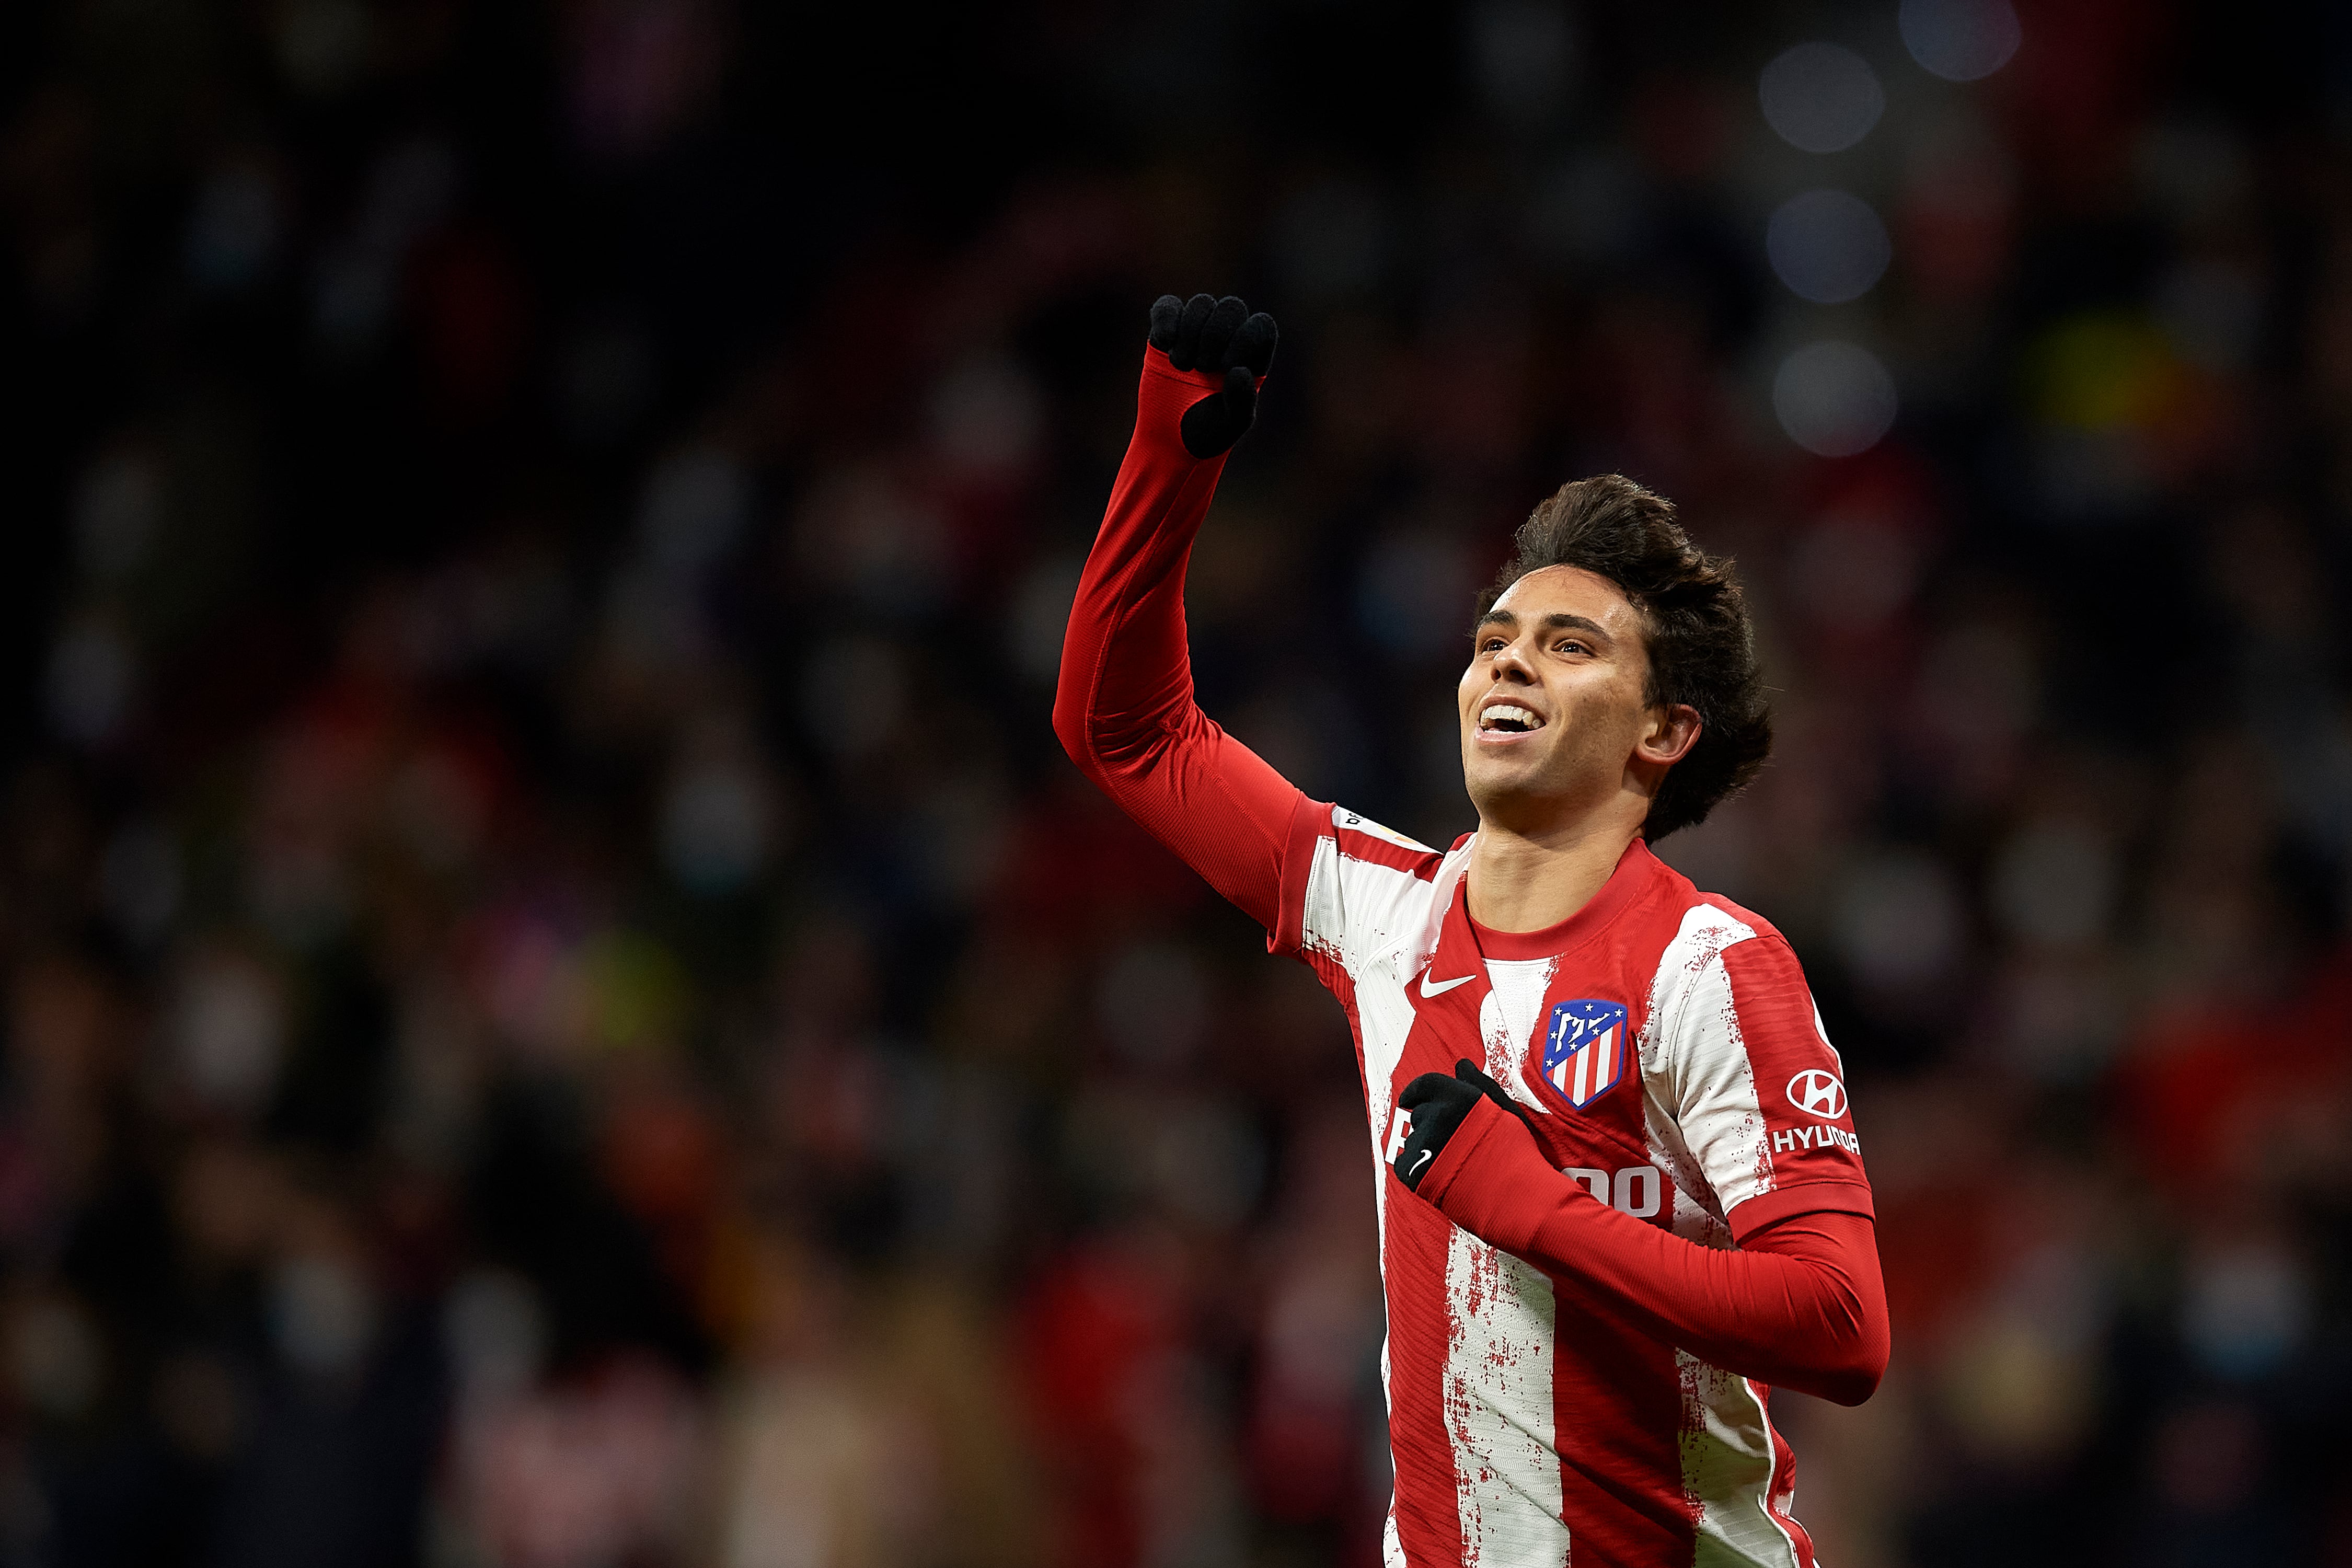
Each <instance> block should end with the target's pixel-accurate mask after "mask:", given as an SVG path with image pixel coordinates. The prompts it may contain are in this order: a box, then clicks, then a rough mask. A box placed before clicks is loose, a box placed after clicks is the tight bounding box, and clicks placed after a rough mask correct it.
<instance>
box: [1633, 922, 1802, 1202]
mask: <svg viewBox="0 0 2352 1568" xmlns="http://www.w3.org/2000/svg"><path fill="white" fill-rule="evenodd" d="M1755 934H1756V929H1755V928H1754V927H1753V926H1750V925H1748V923H1746V922H1745V921H1738V920H1734V919H1733V918H1732V917H1731V916H1730V915H1727V914H1726V913H1725V912H1724V911H1723V910H1719V909H1717V908H1716V907H1715V906H1714V905H1712V904H1706V903H1698V904H1693V905H1692V906H1691V907H1690V908H1689V909H1688V910H1685V911H1684V913H1683V920H1682V927H1681V929H1680V930H1679V931H1676V932H1675V940H1674V941H1673V942H1669V943H1668V944H1667V945H1666V951H1665V952H1664V954H1662V955H1661V956H1660V958H1659V960H1658V973H1657V978H1656V979H1655V980H1654V982H1653V983H1652V984H1651V990H1650V1017H1649V1022H1648V1023H1647V1024H1645V1025H1644V1026H1643V1029H1642V1045H1641V1059H1642V1073H1643V1078H1644V1079H1646V1080H1648V1081H1649V1082H1651V1083H1653V1084H1654V1085H1656V1087H1657V1089H1659V1091H1660V1093H1659V1095H1658V1098H1657V1100H1656V1101H1654V1103H1662V1104H1663V1105H1664V1106H1665V1107H1671V1108H1675V1109H1676V1110H1678V1112H1679V1114H1677V1115H1675V1116H1674V1117H1673V1118H1671V1119H1670V1120H1669V1121H1668V1122H1667V1128H1666V1129H1660V1128H1659V1126H1658V1122H1659V1121H1660V1118H1658V1117H1657V1116H1655V1115H1653V1116H1652V1117H1651V1118H1650V1121H1651V1125H1652V1130H1653V1131H1654V1132H1656V1131H1669V1139H1670V1142H1669V1144H1668V1147H1669V1149H1671V1148H1672V1146H1673V1144H1675V1143H1679V1144H1680V1145H1681V1146H1682V1148H1684V1149H1687V1150H1688V1151H1689V1152H1690V1156H1691V1158H1692V1160H1693V1162H1695V1163H1696V1167H1697V1170H1698V1173H1699V1174H1700V1175H1702V1176H1703V1177H1704V1178H1705V1182H1704V1188H1705V1190H1707V1191H1710V1192H1712V1193H1713V1194H1714V1195H1715V1205H1716V1212H1717V1214H1719V1215H1727V1214H1729V1213H1730V1212H1731V1211H1732V1210H1733V1209H1736V1208H1738V1206H1739V1205H1741V1204H1744V1203H1746V1202H1747V1201H1748V1199H1750V1198H1753V1197H1758V1196H1760V1195H1761V1194H1765V1193H1769V1192H1770V1191H1771V1190H1772V1152H1771V1151H1772V1145H1771V1135H1770V1132H1769V1130H1768V1129H1767V1128H1766V1127H1765V1125H1764V1107H1763V1104H1762V1102H1761V1101H1760V1100H1759V1099H1758V1098H1757V1094H1756V1075H1755V1073H1754V1071H1753V1070H1752V1069H1751V1068H1749V1066H1748V1042H1747V1041H1746V1039H1744V1038H1743V1037H1741V1035H1740V1031H1739V1015H1738V1012H1737V1011H1735V1010H1734V1009H1733V1007H1732V999H1731V973H1730V971H1728V970H1727V969H1726V968H1725V967H1724V964H1723V953H1724V950H1725V949H1726V948H1728V947H1732V946H1735V945H1737V944H1738V943H1739V942H1746V941H1748V940H1749V939H1750V938H1751V937H1753V936H1755ZM1677 1126H1678V1127H1679V1135H1678V1136H1677V1135H1675V1134H1674V1133H1673V1132H1672V1131H1670V1130H1671V1129H1673V1128H1675V1127H1677ZM1670 1163H1671V1161H1670Z"/></svg>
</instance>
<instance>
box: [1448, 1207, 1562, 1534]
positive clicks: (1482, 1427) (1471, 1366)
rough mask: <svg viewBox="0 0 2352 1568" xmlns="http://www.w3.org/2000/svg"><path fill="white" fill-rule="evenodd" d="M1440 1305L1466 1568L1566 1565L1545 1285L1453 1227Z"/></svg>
mask: <svg viewBox="0 0 2352 1568" xmlns="http://www.w3.org/2000/svg"><path fill="white" fill-rule="evenodd" d="M1445 1298H1446V1306H1447V1309H1448V1310H1447V1312H1446V1318H1447V1321H1448V1323H1449V1325H1450V1329H1449V1332H1448V1336H1447V1341H1446V1346H1445V1383H1444V1409H1445V1436H1446V1440H1447V1441H1448V1442H1449V1443H1451V1444H1452V1445H1453V1448H1454V1507H1455V1509H1456V1510H1457V1512H1458V1514H1459V1517H1460V1519H1461V1521H1462V1564H1463V1568H1530V1565H1536V1564H1554V1563H1567V1562H1568V1526H1567V1525H1566V1524H1564V1523H1562V1522H1561V1520H1560V1510H1561V1507H1562V1499H1561V1496H1560V1477H1559V1451H1558V1443H1557V1440H1556V1433H1555V1431H1554V1426H1553V1422H1552V1408H1553V1406H1552V1400H1553V1390H1552V1370H1553V1369H1552V1338H1553V1333H1554V1323H1555V1317H1556V1310H1557V1308H1556V1303H1555V1302H1554V1300H1553V1299H1552V1290H1551V1281H1550V1280H1549V1279H1547V1278H1545V1276H1544V1274H1543V1271H1542V1270H1541V1269H1538V1268H1533V1267H1530V1266H1529V1265H1528V1264H1525V1263H1522V1262H1520V1261H1519V1260H1518V1259H1517V1258H1513V1257H1511V1256H1510V1255H1509V1254H1507V1253H1504V1252H1497V1251H1496V1250H1495V1248H1493V1247H1489V1246H1487V1245H1486V1243H1485V1242H1483V1241H1480V1240H1479V1239H1478V1238H1477V1237H1475V1236H1472V1235H1471V1234H1470V1233H1469V1232H1468V1231H1466V1230H1464V1229H1462V1228H1461V1227H1460V1226H1454V1230H1453V1234H1452V1235H1451V1236H1450V1237H1448V1239H1447V1247H1446V1253H1445Z"/></svg>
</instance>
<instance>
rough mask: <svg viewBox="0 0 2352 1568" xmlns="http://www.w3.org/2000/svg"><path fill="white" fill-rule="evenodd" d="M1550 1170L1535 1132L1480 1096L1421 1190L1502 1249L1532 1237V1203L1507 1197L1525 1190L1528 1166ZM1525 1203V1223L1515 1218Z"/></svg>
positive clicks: (1449, 1214) (1525, 1242)
mask: <svg viewBox="0 0 2352 1568" xmlns="http://www.w3.org/2000/svg"><path fill="white" fill-rule="evenodd" d="M1530 1165H1532V1167H1533V1168H1534V1169H1535V1170H1538V1171H1547V1172H1548V1171H1549V1170H1550V1167H1549V1165H1546V1164H1545V1163H1543V1156H1542V1155H1541V1154H1540V1153H1539V1152H1538V1151H1537V1149H1536V1145H1535V1139H1534V1137H1533V1136H1532V1135H1531V1134H1530V1133H1529V1132H1528V1130H1527V1128H1526V1126H1525V1125H1524V1124H1523V1123H1521V1122H1520V1121H1519V1120H1518V1118H1517V1117H1515V1116H1513V1115H1511V1114H1510V1113H1509V1112H1508V1111H1506V1110H1503V1109H1502V1108H1501V1107H1499V1106H1497V1105H1496V1104H1495V1102H1494V1101H1493V1100H1487V1099H1486V1098H1484V1097H1481V1098H1480V1099H1479V1100H1478V1102H1477V1104H1475V1105H1474V1106H1472V1107H1471V1108H1470V1114H1469V1115H1468V1116H1466V1117H1465V1118H1463V1121H1462V1125H1461V1126H1460V1127H1459V1128H1457V1129H1456V1130H1455V1131H1454V1136H1453V1137H1451V1138H1449V1139H1447V1140H1446V1141H1445V1147H1444V1149H1442V1150H1440V1151H1439V1152H1438V1156H1437V1158H1436V1159H1435V1160H1434V1161H1433V1162H1431V1163H1430V1167H1429V1173H1428V1174H1427V1175H1425V1176H1423V1178H1422V1181H1421V1196H1423V1197H1424V1198H1426V1199H1428V1200H1429V1201H1430V1202H1431V1203H1433V1204H1434V1205H1437V1210H1438V1212H1439V1213H1440V1214H1443V1215H1444V1216H1445V1217H1446V1218H1448V1219H1450V1220H1452V1221H1453V1222H1454V1224H1455V1225H1458V1226H1461V1227H1462V1228H1463V1229H1465V1230H1466V1231H1468V1232H1469V1233H1470V1234H1471V1235H1473V1236H1475V1237H1478V1239H1479V1240H1481V1241H1484V1242H1486V1243H1487V1244H1489V1245H1490V1246H1494V1247H1501V1248H1502V1249H1503V1250H1504V1251H1506V1252H1518V1251H1523V1250H1525V1248H1526V1247H1527V1246H1528V1243H1529V1242H1530V1241H1531V1240H1532V1239H1533V1238H1534V1225H1533V1221H1534V1219H1535V1218H1536V1215H1535V1214H1534V1212H1533V1210H1532V1207H1531V1205H1524V1204H1514V1203H1511V1202H1510V1201H1508V1200H1509V1198H1510V1196H1511V1194H1513V1193H1514V1192H1515V1191H1516V1192H1524V1191H1526V1190H1528V1173H1529V1167H1530ZM1522 1209H1526V1210H1528V1214H1527V1215H1525V1218H1526V1220H1527V1223H1526V1224H1517V1223H1514V1221H1515V1218H1516V1217H1517V1216H1518V1211H1520V1210H1522Z"/></svg>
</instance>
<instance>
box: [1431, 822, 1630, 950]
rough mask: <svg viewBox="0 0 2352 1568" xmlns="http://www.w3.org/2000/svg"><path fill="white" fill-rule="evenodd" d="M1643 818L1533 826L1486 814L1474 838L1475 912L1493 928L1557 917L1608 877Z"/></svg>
mask: <svg viewBox="0 0 2352 1568" xmlns="http://www.w3.org/2000/svg"><path fill="white" fill-rule="evenodd" d="M1640 826H1641V825H1640V824H1639V823H1635V824H1633V826H1630V827H1629V826H1625V825H1623V824H1622V823H1618V822H1613V821H1606V822H1592V821H1587V822H1584V823H1580V824H1579V825H1577V826H1574V827H1571V828H1566V829H1561V830H1558V831H1554V832H1550V833H1542V834H1529V833H1522V832H1515V831H1513V830H1512V829H1510V828H1507V827H1501V826H1496V824H1494V823H1491V822H1481V823H1480V824H1479V825H1478V833H1477V837H1475V838H1473V839H1472V840H1471V841H1470V865H1469V868H1468V871H1467V877H1468V882H1469V889H1468V896H1469V900H1470V918H1471V919H1472V920H1474V921H1477V922H1478V923H1479V924H1480V925H1482V926H1485V927H1486V928H1488V929H1489V930H1491V931H1542V930H1543V929H1544V928H1545V927H1547V926H1556V925H1558V924H1559V922H1560V921H1564V920H1566V919H1568V917H1569V916H1570V915H1572V914H1574V913H1576V911H1577V910H1580V909H1582V908H1583V907H1584V906H1585V905H1586V904H1588V903H1590V902H1591V900H1592V895H1593V894H1595V893H1597V892H1599V891H1600V890H1601V887H1602V886H1603V885H1604V884H1605V883H1607V881H1608V880H1609V874H1610V873H1611V872H1612V871H1614V870H1615V869H1616V868H1617V862H1618V861H1619V860H1621V859H1622V858H1624V854H1625V846H1626V845H1628V844H1630V843H1632V842H1633V839H1634V837H1635V836H1636V834H1637V833H1638V832H1639V830H1640Z"/></svg>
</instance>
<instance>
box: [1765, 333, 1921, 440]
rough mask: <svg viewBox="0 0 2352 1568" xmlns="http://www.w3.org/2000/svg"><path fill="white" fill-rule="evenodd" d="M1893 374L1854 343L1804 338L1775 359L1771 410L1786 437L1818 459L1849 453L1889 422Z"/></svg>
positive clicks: (1877, 434)
mask: <svg viewBox="0 0 2352 1568" xmlns="http://www.w3.org/2000/svg"><path fill="white" fill-rule="evenodd" d="M1895 407H1896V400H1895V378H1894V377H1892V376H1890V375H1888V374H1886V367H1885V365H1883V364H1880V363H1878V356H1877V355H1875V354H1874V353H1871V352H1870V351H1869V350H1868V349H1865V348H1863V347H1861V346H1860V345H1859V344H1855V343H1849V342H1837V341H1834V340H1832V341H1830V342H1817V343H1808V344H1806V345H1805V346H1804V347H1803V348H1801V349H1799V350H1797V351H1796V352H1795V353H1792V354H1790V356H1789V357H1788V358H1787V359H1785V360H1782V361H1781V362H1780V374H1777V375H1775V376H1774V377H1773V378H1772V412H1773V413H1775V414H1777V415H1779V416H1780V428H1781V429H1783V430H1785V431H1787V432H1788V433H1789V439H1790V440H1791V441H1794V442H1795V443H1796V444H1797V445H1798V446H1800V447H1803V448H1804V449H1805V450H1807V451H1808V452H1814V453H1818V454H1819V455H1820V456H1822V457H1824V458H1850V457H1853V455H1854V454H1855V453H1857V452H1866V451H1868V450H1869V449H1870V448H1871V447H1874V446H1876V445H1877V444H1878V438H1879V437H1882V436H1884V435H1885V434H1886V432H1887V430H1888V429H1889V428H1891V427H1892V426H1894V424H1895Z"/></svg>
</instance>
